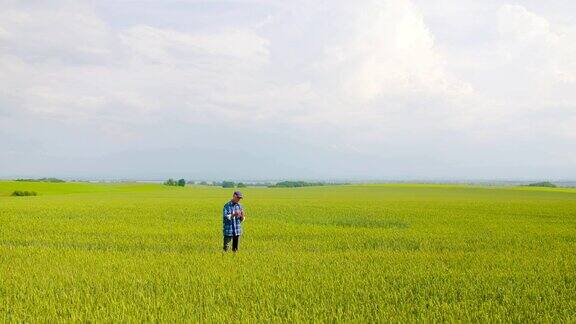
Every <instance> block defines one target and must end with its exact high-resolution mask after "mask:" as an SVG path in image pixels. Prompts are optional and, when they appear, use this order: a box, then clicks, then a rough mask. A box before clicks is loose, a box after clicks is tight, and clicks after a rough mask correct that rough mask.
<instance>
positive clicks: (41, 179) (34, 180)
mask: <svg viewBox="0 0 576 324" xmlns="http://www.w3.org/2000/svg"><path fill="white" fill-rule="evenodd" d="M16 181H21V182H53V183H61V182H66V181H64V180H62V179H57V178H40V179H16Z"/></svg>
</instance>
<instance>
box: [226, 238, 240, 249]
mask: <svg viewBox="0 0 576 324" xmlns="http://www.w3.org/2000/svg"><path fill="white" fill-rule="evenodd" d="M239 240H240V235H234V236H224V251H228V247H229V246H230V241H232V251H234V252H236V251H238V241H239Z"/></svg>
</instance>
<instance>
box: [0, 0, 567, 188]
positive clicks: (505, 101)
mask: <svg viewBox="0 0 576 324" xmlns="http://www.w3.org/2000/svg"><path fill="white" fill-rule="evenodd" d="M575 12H576V4H575V3H574V2H573V1H535V0H534V1H528V0H526V1H491V0H488V1H471V0H470V1H467V0H463V1H449V0H437V1H424V0H413V1H408V0H387V1H241V0H238V1H86V2H84V1H2V2H1V3H0V84H1V85H2V87H0V152H1V153H0V170H1V171H0V177H4V178H7V177H28V176H30V177H32V176H60V177H69V178H139V179H152V178H158V179H162V178H166V177H186V178H194V179H286V178H290V179H293V178H298V179H441V178H444V179H575V178H576V145H575V144H574V143H576V14H574V13H575Z"/></svg>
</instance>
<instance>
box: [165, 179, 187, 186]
mask: <svg viewBox="0 0 576 324" xmlns="http://www.w3.org/2000/svg"><path fill="white" fill-rule="evenodd" d="M164 185H166V186H175V187H184V186H186V180H184V179H180V180H174V179H172V178H170V179H168V180H166V181H164Z"/></svg>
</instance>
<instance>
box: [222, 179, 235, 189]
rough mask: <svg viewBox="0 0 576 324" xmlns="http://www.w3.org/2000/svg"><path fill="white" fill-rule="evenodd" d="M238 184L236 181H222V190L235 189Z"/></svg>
mask: <svg viewBox="0 0 576 324" xmlns="http://www.w3.org/2000/svg"><path fill="white" fill-rule="evenodd" d="M234 187H236V183H234V181H222V188H234Z"/></svg>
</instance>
